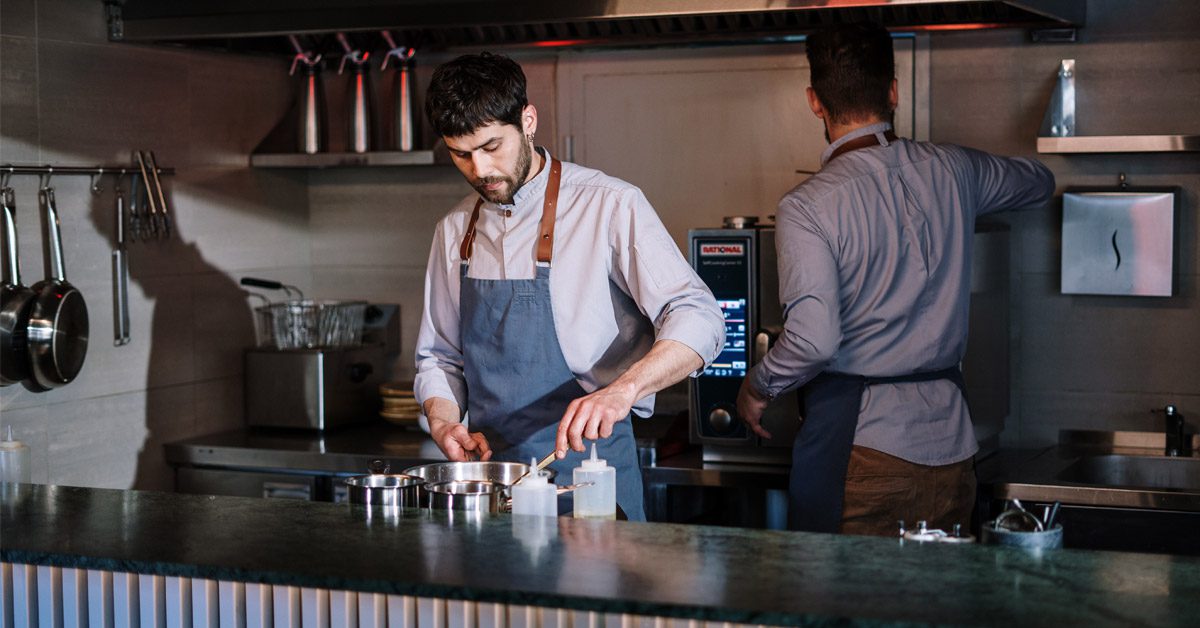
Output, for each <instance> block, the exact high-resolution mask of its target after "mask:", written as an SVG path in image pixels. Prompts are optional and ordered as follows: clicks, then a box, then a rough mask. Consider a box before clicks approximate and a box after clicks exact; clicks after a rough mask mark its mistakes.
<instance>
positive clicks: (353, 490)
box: [346, 473, 425, 508]
mask: <svg viewBox="0 0 1200 628" xmlns="http://www.w3.org/2000/svg"><path fill="white" fill-rule="evenodd" d="M423 484H425V480H422V479H421V478H418V477H414V476H411V475H405V474H403V473H372V474H371V475H357V476H354V477H351V478H346V487H347V489H348V491H349V493H350V503H351V504H365V505H370V506H389V507H392V508H417V507H419V506H420V505H421V486H422V485H423Z"/></svg>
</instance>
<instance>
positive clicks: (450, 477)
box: [404, 461, 554, 487]
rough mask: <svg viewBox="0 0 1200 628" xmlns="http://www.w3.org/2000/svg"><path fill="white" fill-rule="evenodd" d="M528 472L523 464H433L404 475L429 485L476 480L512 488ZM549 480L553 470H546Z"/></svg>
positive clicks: (421, 466)
mask: <svg viewBox="0 0 1200 628" xmlns="http://www.w3.org/2000/svg"><path fill="white" fill-rule="evenodd" d="M528 470H529V465H528V464H525V463H523V462H490V461H489V462H435V463H432V464H423V465H418V466H415V467H409V468H407V469H405V470H404V474H405V475H414V476H416V477H419V478H422V479H424V480H425V481H426V482H427V483H429V484H437V483H439V482H453V481H458V480H478V481H483V482H496V483H497V484H503V485H504V486H506V487H507V486H512V484H513V482H516V481H517V478H519V477H521V476H522V475H524V474H525V472H526V471H528ZM546 471H547V472H549V473H550V478H551V479H553V478H554V470H553V469H546Z"/></svg>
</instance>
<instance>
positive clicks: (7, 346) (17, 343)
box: [0, 186, 34, 386]
mask: <svg viewBox="0 0 1200 628" xmlns="http://www.w3.org/2000/svg"><path fill="white" fill-rule="evenodd" d="M0 205H3V210H4V254H5V259H6V262H7V263H6V267H5V271H6V272H5V275H4V282H3V286H0V386H8V385H10V384H15V383H17V382H19V381H21V380H23V379H25V378H26V377H29V351H28V349H29V347H28V345H27V337H26V326H27V325H28V324H29V311H30V309H31V308H32V307H33V296H34V293H33V290H30V289H29V288H28V287H26V286H23V285H21V268H20V261H19V260H18V259H17V222H16V213H17V208H16V202H15V199H14V195H13V189H12V188H10V187H7V186H5V187H4V188H3V189H0Z"/></svg>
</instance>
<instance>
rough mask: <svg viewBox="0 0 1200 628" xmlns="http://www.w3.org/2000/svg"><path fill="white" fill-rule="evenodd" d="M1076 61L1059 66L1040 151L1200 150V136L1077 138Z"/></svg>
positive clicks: (1066, 61)
mask: <svg viewBox="0 0 1200 628" xmlns="http://www.w3.org/2000/svg"><path fill="white" fill-rule="evenodd" d="M1075 122H1076V120H1075V60H1074V59H1063V60H1062V61H1061V62H1060V63H1059V65H1058V83H1057V84H1056V85H1055V87H1054V93H1053V94H1051V96H1050V106H1049V107H1048V108H1047V109H1046V116H1045V117H1044V118H1043V120H1042V130H1041V132H1040V133H1038V138H1037V152H1039V153H1057V154H1083V153H1182V152H1195V151H1200V135H1195V134H1188V135H1183V134H1178V135H1075Z"/></svg>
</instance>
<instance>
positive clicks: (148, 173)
mask: <svg viewBox="0 0 1200 628" xmlns="http://www.w3.org/2000/svg"><path fill="white" fill-rule="evenodd" d="M134 155H136V156H137V162H138V169H139V170H141V174H142V182H143V183H144V184H145V188H146V203H147V205H149V211H148V212H146V213H145V216H144V217H137V211H136V209H134V207H135V206H136V197H137V180H136V179H135V180H134V184H133V187H134V197H135V200H134V201H132V202H131V203H130V211H131V212H133V215H134V216H135V217H136V218H135V219H134V220H133V221H132V223H133V224H132V225H131V229H132V231H133V237H134V238H135V239H136V238H137V237H138V236H139V235H141V236H142V239H143V240H146V239H149V238H148V237H147V235H146V234H149V237H150V238H154V239H155V240H161V239H166V238H170V237H171V218H170V215H169V214H168V213H167V212H168V210H167V198H166V195H164V194H163V189H162V181H161V180H159V178H158V160H157V159H155V157H154V151H152V150H151V151H142V150H139V151H137V152H135V153H134ZM147 162H149V167H147ZM135 176H136V175H135ZM156 197H157V203H156V202H155V198H156ZM143 218H144V219H145V221H146V229H145V231H143V230H142V227H141V222H142V220H143Z"/></svg>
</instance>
